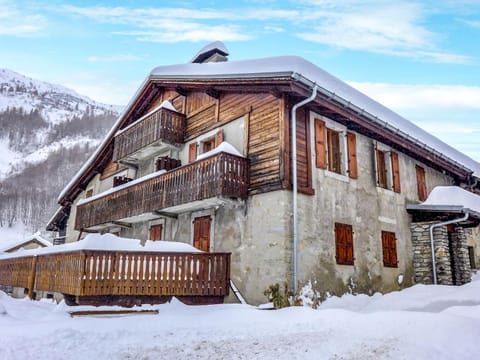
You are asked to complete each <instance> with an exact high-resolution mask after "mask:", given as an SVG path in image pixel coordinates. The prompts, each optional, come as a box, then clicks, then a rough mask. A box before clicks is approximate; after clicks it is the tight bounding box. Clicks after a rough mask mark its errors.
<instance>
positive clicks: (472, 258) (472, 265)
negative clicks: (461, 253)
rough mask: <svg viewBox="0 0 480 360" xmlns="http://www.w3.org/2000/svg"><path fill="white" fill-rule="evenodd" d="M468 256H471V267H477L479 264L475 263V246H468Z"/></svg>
mask: <svg viewBox="0 0 480 360" xmlns="http://www.w3.org/2000/svg"><path fill="white" fill-rule="evenodd" d="M468 257H469V258H470V268H471V269H476V268H477V266H476V264H475V249H474V248H473V246H469V247H468Z"/></svg>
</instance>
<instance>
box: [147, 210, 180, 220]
mask: <svg viewBox="0 0 480 360" xmlns="http://www.w3.org/2000/svg"><path fill="white" fill-rule="evenodd" d="M153 213H154V214H155V215H159V216H164V217H168V218H171V219H178V215H177V214H174V213H170V212H166V211H153Z"/></svg>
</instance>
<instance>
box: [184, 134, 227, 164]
mask: <svg viewBox="0 0 480 360" xmlns="http://www.w3.org/2000/svg"><path fill="white" fill-rule="evenodd" d="M222 142H223V130H221V129H220V130H218V131H217V132H216V133H215V135H213V136H211V137H207V138H205V139H203V140H201V141H199V142H198V143H197V142H194V143H191V144H190V145H189V148H188V162H193V161H195V159H196V158H197V153H199V154H203V153H206V152H208V151H210V150H213V149H215V148H216V147H217V146H218V145H220V144H221V143H222Z"/></svg>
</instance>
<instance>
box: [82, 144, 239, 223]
mask: <svg viewBox="0 0 480 360" xmlns="http://www.w3.org/2000/svg"><path fill="white" fill-rule="evenodd" d="M247 195H248V160H247V159H245V158H242V157H239V156H235V155H232V154H228V153H219V154H216V155H213V156H210V157H208V158H205V159H202V160H197V161H195V162H193V163H191V164H188V165H185V166H181V167H179V168H176V169H174V170H171V171H169V172H167V173H165V174H162V175H158V176H156V177H154V178H150V179H148V180H145V181H143V182H140V183H138V184H135V185H132V186H130V187H127V188H124V189H120V190H118V191H116V192H113V193H110V194H108V195H105V196H103V197H100V198H97V199H94V200H92V201H89V202H87V203H84V204H81V205H78V206H77V215H76V219H75V229H76V230H82V229H85V228H88V227H91V226H95V225H99V224H104V223H107V222H111V221H117V220H120V219H123V218H127V217H131V216H136V215H140V214H144V213H147V212H151V211H156V210H162V209H165V208H168V207H171V206H176V205H181V204H186V203H189V202H193V201H198V200H204V199H208V198H212V197H216V196H224V197H238V198H242V199H245V198H246V197H247Z"/></svg>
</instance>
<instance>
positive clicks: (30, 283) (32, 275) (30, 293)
mask: <svg viewBox="0 0 480 360" xmlns="http://www.w3.org/2000/svg"><path fill="white" fill-rule="evenodd" d="M37 259H38V258H37V255H33V258H32V268H31V269H30V276H29V278H28V297H29V298H30V299H32V300H33V289H34V287H35V275H36V272H37Z"/></svg>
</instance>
